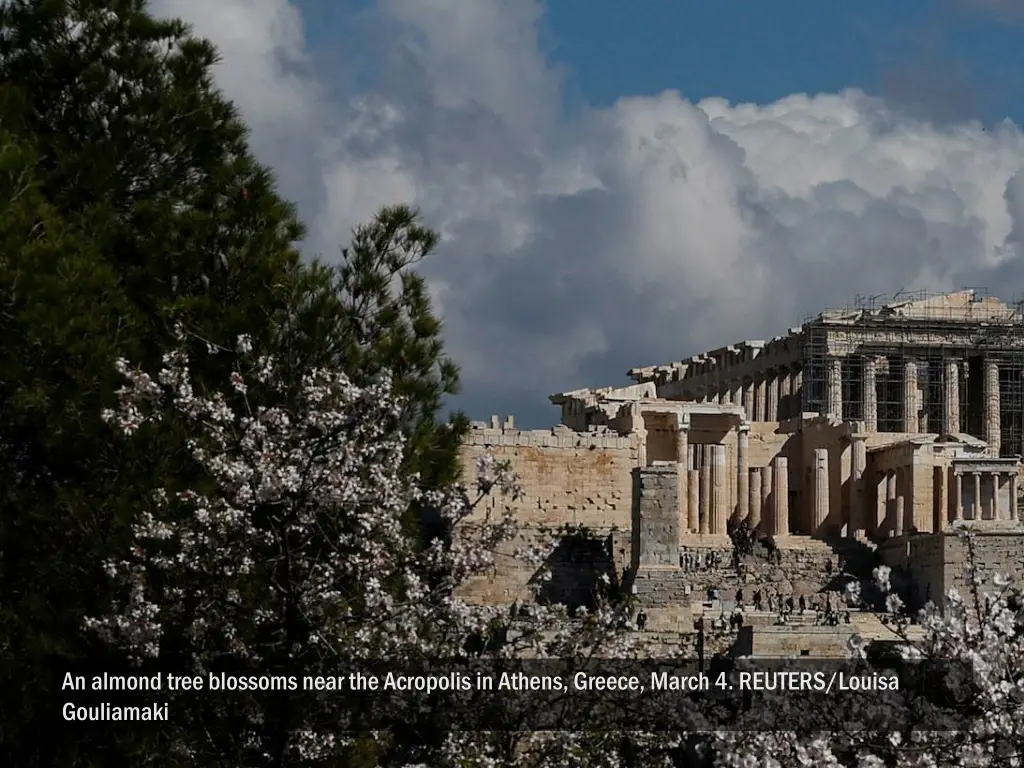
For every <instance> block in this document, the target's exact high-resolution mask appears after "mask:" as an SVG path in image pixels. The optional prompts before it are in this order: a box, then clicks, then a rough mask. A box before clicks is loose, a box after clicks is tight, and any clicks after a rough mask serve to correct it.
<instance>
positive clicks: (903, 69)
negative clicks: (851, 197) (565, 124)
mask: <svg viewBox="0 0 1024 768" xmlns="http://www.w3.org/2000/svg"><path fill="white" fill-rule="evenodd" d="M547 22H548V26H549V28H550V40H549V43H550V44H551V45H552V46H553V53H554V57H555V58H556V59H557V60H558V61H560V62H562V63H563V64H564V65H565V66H566V67H567V68H568V69H569V70H570V72H571V73H572V75H571V80H572V82H573V85H574V86H575V87H576V88H577V89H578V91H579V93H580V95H581V96H582V97H583V98H584V99H585V101H586V102H587V103H591V104H597V105H608V104H611V103H613V102H614V101H615V100H616V99H618V98H619V97H620V96H622V95H623V94H639V93H657V92H659V91H662V90H665V89H677V90H679V91H681V92H682V93H683V94H684V95H685V96H687V97H690V98H692V99H697V100H699V99H702V98H704V97H707V96H720V97H724V98H727V99H729V100H731V101H752V102H758V103H766V102H772V101H775V100H776V99H779V98H781V97H783V96H786V95H789V94H791V93H797V92H810V93H820V92H825V93H828V92H837V91H840V90H842V89H844V88H850V87H859V88H862V89H864V90H866V91H868V92H870V93H875V94H892V93H893V91H899V96H900V97H902V98H907V97H908V95H909V94H908V93H906V92H905V91H906V90H912V89H911V86H912V85H913V84H917V85H919V86H920V88H921V90H922V91H928V92H927V93H919V94H918V95H919V96H920V97H921V98H924V99H926V103H927V105H928V106H934V103H933V102H934V101H941V98H940V94H941V93H943V91H944V90H945V87H946V86H948V85H949V83H948V79H949V78H952V79H953V80H954V81H955V82H954V85H955V86H957V88H956V89H955V90H959V89H960V88H967V87H969V88H970V91H971V94H972V95H973V96H974V98H975V101H976V104H974V105H970V106H971V107H973V115H972V116H976V117H978V118H980V119H983V120H988V121H991V120H1001V119H1003V118H1004V117H1007V116H1011V117H1019V116H1020V115H1021V113H1022V110H1024V106H1022V103H1021V97H1022V96H1024V93H1022V92H1021V89H1020V74H1019V73H1020V71H1021V66H1020V65H1021V64H1022V63H1024V56H1022V54H1021V45H1020V34H1021V29H1020V28H1019V27H1017V26H1016V25H1013V24H1007V23H1006V21H1005V19H1004V18H1002V17H1000V16H999V15H998V14H993V13H987V12H970V11H968V10H967V9H964V8H955V7H952V6H950V5H947V4H945V3H942V2H934V0H899V1H898V2H893V0H860V1H859V2H841V1H836V2H826V3H821V2H812V1H811V0H773V2H770V3H759V2H747V1H746V0H720V2H686V1H685V0H678V1H673V0H647V1H646V2H624V0H558V2H551V3H549V5H548V16H547ZM932 78H934V79H933V80H932ZM894 81H895V82H894ZM900 81H906V86H907V87H906V88H905V89H904V88H899V87H898V85H897V83H898V82H900ZM944 81H945V82H944ZM1014 81H1016V82H1014ZM947 96H949V97H950V98H951V99H955V98H956V97H957V96H958V94H957V93H955V92H954V93H948V92H947ZM956 106H957V107H958V108H962V107H963V106H966V105H961V104H957V105H956ZM967 111H968V110H966V109H965V110H964V112H965V113H966V112H967Z"/></svg>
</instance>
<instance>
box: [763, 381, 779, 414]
mask: <svg viewBox="0 0 1024 768" xmlns="http://www.w3.org/2000/svg"><path fill="white" fill-rule="evenodd" d="M767 376H768V392H767V394H766V395H765V405H764V410H765V414H766V415H767V417H766V418H765V419H763V420H764V421H778V420H779V372H778V371H775V370H773V371H769V372H768V373H767Z"/></svg>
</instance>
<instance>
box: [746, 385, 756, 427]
mask: <svg viewBox="0 0 1024 768" xmlns="http://www.w3.org/2000/svg"><path fill="white" fill-rule="evenodd" d="M755 390H756V387H755V385H754V382H753V381H749V380H747V381H744V382H743V410H744V411H745V412H746V414H745V415H746V417H747V421H753V420H754V397H755V395H756V391H755Z"/></svg>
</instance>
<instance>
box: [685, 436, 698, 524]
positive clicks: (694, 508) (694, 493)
mask: <svg viewBox="0 0 1024 768" xmlns="http://www.w3.org/2000/svg"><path fill="white" fill-rule="evenodd" d="M691 447H692V446H691ZM686 476H687V482H686V507H687V512H688V520H687V522H688V525H687V528H689V530H690V533H700V470H699V469H691V470H689V471H688V472H687V473H686Z"/></svg>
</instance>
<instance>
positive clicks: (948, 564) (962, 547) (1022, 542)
mask: <svg viewBox="0 0 1024 768" xmlns="http://www.w3.org/2000/svg"><path fill="white" fill-rule="evenodd" d="M942 541H943V549H944V558H943V566H944V569H943V576H944V586H945V589H955V590H957V591H958V592H960V594H961V595H966V594H967V582H966V581H965V579H964V572H965V568H966V566H967V565H968V563H969V560H970V556H969V552H968V545H967V542H966V541H965V540H964V539H963V538H962V537H960V536H957V535H955V534H945V535H943V536H942ZM973 548H974V556H975V563H976V564H977V566H978V569H979V571H980V572H981V574H982V575H983V576H984V577H985V578H986V580H987V585H986V586H985V587H983V591H985V590H988V589H991V588H992V587H991V578H992V576H994V575H995V574H997V573H999V574H1006V575H1009V576H1010V577H1011V578H1013V579H1014V581H1015V583H1017V584H1022V583H1024V531H1005V532H999V531H993V532H986V531H980V532H978V533H976V534H975V535H974V541H973ZM943 592H945V590H943Z"/></svg>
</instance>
